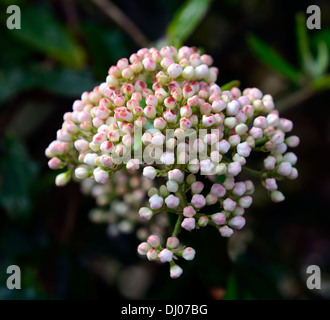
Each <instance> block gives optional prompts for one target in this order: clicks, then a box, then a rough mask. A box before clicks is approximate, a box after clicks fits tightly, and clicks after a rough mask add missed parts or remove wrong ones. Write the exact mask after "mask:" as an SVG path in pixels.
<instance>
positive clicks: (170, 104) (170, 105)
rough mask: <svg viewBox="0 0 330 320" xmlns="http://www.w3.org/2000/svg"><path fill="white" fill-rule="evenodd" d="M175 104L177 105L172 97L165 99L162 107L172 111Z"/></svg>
mask: <svg viewBox="0 0 330 320" xmlns="http://www.w3.org/2000/svg"><path fill="white" fill-rule="evenodd" d="M176 104H177V101H176V99H174V98H173V97H167V98H166V99H165V100H164V105H165V107H166V108H167V109H170V110H173V109H174V108H175V106H176Z"/></svg>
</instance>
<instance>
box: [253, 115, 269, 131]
mask: <svg viewBox="0 0 330 320" xmlns="http://www.w3.org/2000/svg"><path fill="white" fill-rule="evenodd" d="M253 126H254V127H257V128H261V129H266V128H267V126H268V122H267V119H266V118H265V117H263V116H259V117H257V118H255V119H254V121H253Z"/></svg>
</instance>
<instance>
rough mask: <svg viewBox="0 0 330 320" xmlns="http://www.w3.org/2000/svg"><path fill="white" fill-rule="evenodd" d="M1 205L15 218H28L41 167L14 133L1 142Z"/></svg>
mask: <svg viewBox="0 0 330 320" xmlns="http://www.w3.org/2000/svg"><path fill="white" fill-rule="evenodd" d="M0 151H1V157H0V205H1V206H2V207H3V208H4V209H5V211H6V212H7V213H8V214H9V216H10V217H11V218H13V219H26V218H27V217H28V216H29V214H30V213H31V210H32V207H33V201H32V198H31V196H32V194H31V192H32V187H33V186H34V183H35V182H37V176H38V171H39V168H38V166H37V164H36V163H35V162H34V161H33V160H31V159H30V157H29V155H28V153H27V151H26V150H25V149H24V147H23V145H22V144H21V143H20V141H18V140H17V139H16V138H15V136H13V135H9V134H7V135H5V137H4V139H3V141H1V143H0Z"/></svg>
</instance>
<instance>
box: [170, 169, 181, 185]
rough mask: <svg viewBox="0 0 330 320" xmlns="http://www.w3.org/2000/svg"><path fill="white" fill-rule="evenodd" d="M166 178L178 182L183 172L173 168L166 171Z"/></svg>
mask: <svg viewBox="0 0 330 320" xmlns="http://www.w3.org/2000/svg"><path fill="white" fill-rule="evenodd" d="M168 179H169V180H172V181H176V182H177V183H179V184H180V183H182V182H183V179H184V174H183V173H182V172H181V171H180V170H179V169H174V170H171V171H169V172H168Z"/></svg>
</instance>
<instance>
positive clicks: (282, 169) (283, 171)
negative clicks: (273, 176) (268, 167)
mask: <svg viewBox="0 0 330 320" xmlns="http://www.w3.org/2000/svg"><path fill="white" fill-rule="evenodd" d="M291 170H292V165H291V163H290V162H286V161H285V162H282V163H281V164H280V165H279V166H278V168H277V172H278V173H279V174H280V175H282V176H288V175H289V174H290V173H291Z"/></svg>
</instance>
